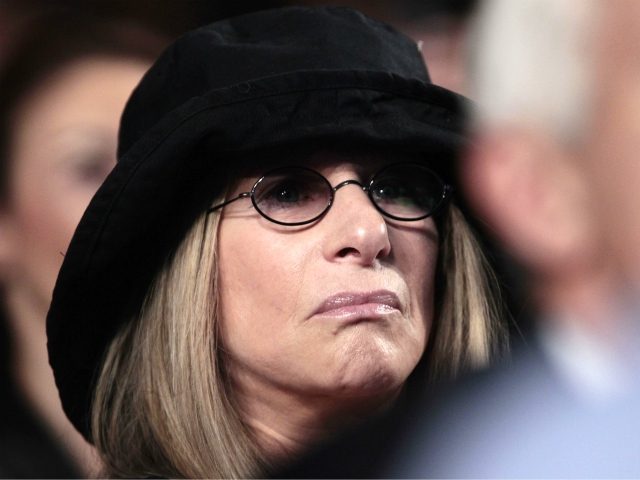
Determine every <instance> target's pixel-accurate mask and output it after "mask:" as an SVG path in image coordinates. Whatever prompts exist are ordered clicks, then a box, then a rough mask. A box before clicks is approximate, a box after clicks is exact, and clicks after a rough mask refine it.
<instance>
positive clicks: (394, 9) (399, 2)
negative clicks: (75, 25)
mask: <svg viewBox="0 0 640 480" xmlns="http://www.w3.org/2000/svg"><path fill="white" fill-rule="evenodd" d="M477 3H478V0H345V1H342V2H330V1H322V0H300V1H293V0H290V1H287V0H260V1H251V0H235V1H219V0H218V1H216V0H210V1H207V0H136V1H134V2H131V1H126V0H87V1H85V0H50V1H47V0H4V1H3V2H1V3H0V25H1V28H0V55H2V54H3V53H4V52H6V50H7V49H8V48H10V45H11V43H12V41H13V40H14V39H15V38H16V36H19V35H20V34H21V31H22V30H23V29H24V28H28V27H27V25H28V22H29V19H30V18H32V17H33V16H34V15H38V14H41V13H42V12H45V11H47V10H51V9H69V10H74V11H80V10H84V11H89V12H91V13H92V14H96V15H100V16H104V17H112V18H116V19H118V18H126V19H133V20H134V21H136V22H138V23H140V24H142V25H145V26H148V27H149V28H151V29H154V30H156V31H158V32H160V33H163V34H165V35H166V36H167V38H173V37H176V36H178V35H180V34H181V33H183V32H184V31H187V30H189V29H192V28H195V27H197V26H200V25H204V24H206V23H209V22H212V21H215V20H218V19H221V18H225V17H230V16H234V15H240V14H243V13H247V12H251V11H255V10H262V9H267V8H273V7H279V6H284V5H347V6H352V7H354V8H357V9H359V10H360V11H362V12H363V13H365V14H367V15H369V16H371V17H374V18H377V19H380V20H383V21H386V22H388V23H390V24H392V25H394V26H395V27H397V28H398V29H400V30H401V31H403V32H405V33H406V34H407V35H409V36H411V37H413V38H415V39H416V40H418V41H422V45H423V53H424V56H425V58H426V59H427V61H428V62H429V67H430V70H431V75H432V79H433V81H434V82H435V83H436V84H439V85H442V86H445V87H447V88H451V89H452V90H455V91H458V92H460V93H465V82H464V65H463V61H462V48H463V44H464V38H465V32H466V29H465V26H466V22H467V19H468V18H469V16H470V14H471V13H472V11H473V9H474V7H475V5H476V4H477ZM0 59H1V57H0Z"/></svg>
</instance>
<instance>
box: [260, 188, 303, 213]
mask: <svg viewBox="0 0 640 480" xmlns="http://www.w3.org/2000/svg"><path fill="white" fill-rule="evenodd" d="M308 197H309V195H308V194H307V193H306V191H305V189H304V188H303V187H302V186H300V185H298V184H296V183H295V182H282V183H278V184H276V185H273V186H271V187H269V188H268V189H266V190H265V192H264V193H263V194H261V195H259V197H258V199H257V200H258V203H259V204H260V205H262V206H265V207H267V206H268V207H269V208H289V207H295V206H298V205H300V204H301V203H303V202H305V201H307V200H308Z"/></svg>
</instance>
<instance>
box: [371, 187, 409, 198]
mask: <svg viewBox="0 0 640 480" xmlns="http://www.w3.org/2000/svg"><path fill="white" fill-rule="evenodd" d="M375 194H376V197H377V198H379V199H381V200H394V199H396V198H398V197H401V196H403V195H405V191H404V189H403V188H402V187H401V186H399V185H394V184H390V183H389V184H383V185H378V186H377V187H376V189H375Z"/></svg>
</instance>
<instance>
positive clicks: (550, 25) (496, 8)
mask: <svg viewBox="0 0 640 480" xmlns="http://www.w3.org/2000/svg"><path fill="white" fill-rule="evenodd" d="M599 6H600V4H599V2H598V0H485V1H483V2H482V3H481V5H480V8H479V10H478V12H477V17H476V19H475V23H474V25H473V27H472V32H471V36H470V42H469V49H470V51H469V54H470V75H469V77H470V90H471V96H472V98H474V99H475V100H476V101H477V107H476V111H475V112H474V117H475V125H476V127H481V128H492V127H498V126H501V125H505V124H510V125H520V126H531V127H534V128H541V129H544V130H547V131H548V132H549V133H551V134H553V135H555V136H556V137H557V139H558V140H560V141H561V142H565V143H567V142H568V143H573V142H575V141H578V140H579V139H580V138H581V137H582V136H583V135H584V132H585V126H586V124H585V122H586V120H587V119H588V111H589V109H590V102H589V94H590V84H591V82H592V62H593V58H592V57H593V56H592V54H591V52H592V51H593V48H591V44H592V42H594V41H595V35H593V34H592V33H593V28H592V27H593V20H594V19H595V18H597V16H598V14H597V9H598V8H599Z"/></svg>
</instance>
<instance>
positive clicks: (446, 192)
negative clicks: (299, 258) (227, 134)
mask: <svg viewBox="0 0 640 480" xmlns="http://www.w3.org/2000/svg"><path fill="white" fill-rule="evenodd" d="M407 165H415V166H418V167H420V168H424V169H426V170H428V171H429V172H430V173H431V174H433V175H434V176H435V177H436V178H437V179H438V181H439V182H440V183H442V197H441V198H440V199H439V200H438V204H437V205H436V206H435V207H434V208H433V209H432V210H431V211H430V212H429V213H427V214H426V215H422V216H420V217H417V218H401V217H398V216H395V215H393V214H391V213H389V212H385V211H384V210H383V209H382V208H381V207H380V206H379V205H378V204H377V203H376V202H375V200H374V199H373V196H372V195H373V193H372V191H371V188H372V187H373V183H374V182H375V180H376V177H377V176H378V175H380V174H381V173H382V172H384V171H385V170H387V169H389V168H392V167H398V166H407ZM289 168H297V169H300V170H307V171H310V172H312V173H314V174H315V175H317V176H318V177H320V178H321V179H322V180H324V182H325V183H326V184H327V186H328V190H327V191H329V192H330V196H329V199H328V202H327V206H326V207H325V208H324V209H323V210H322V212H320V213H319V214H318V215H316V216H315V217H313V218H312V219H310V220H305V221H303V222H294V223H289V222H281V221H279V220H275V219H273V218H271V217H269V216H268V215H266V214H265V213H264V212H263V211H262V210H260V208H259V207H258V205H257V202H256V200H255V191H256V189H257V188H258V186H259V185H260V183H261V182H262V181H263V180H264V179H265V178H266V177H267V175H271V174H273V173H275V172H278V171H280V170H287V169H289ZM347 185H358V186H359V187H360V188H361V189H362V190H363V191H364V192H366V193H367V197H369V200H370V201H371V203H372V204H373V206H374V208H375V209H376V210H377V211H378V212H380V213H381V214H382V215H383V216H385V217H387V218H391V219H393V220H397V221H400V222H417V221H418V220H423V219H425V218H428V217H431V216H433V215H435V214H436V213H437V212H438V211H439V210H440V209H441V208H442V207H443V206H444V205H445V203H446V202H447V200H448V199H449V197H450V196H451V194H452V193H453V187H452V186H451V184H449V183H447V182H445V181H444V180H443V179H442V178H441V177H440V176H439V175H438V174H437V173H436V172H435V171H433V170H432V169H430V168H429V167H427V166H425V165H423V164H421V163H417V162H401V163H393V164H390V165H386V166H385V167H383V168H381V169H380V170H378V171H377V172H376V173H374V174H373V176H372V177H371V180H369V184H368V185H366V186H365V185H363V184H362V183H361V182H360V181H358V180H355V179H350V180H344V181H342V182H340V183H338V184H337V185H336V186H335V187H334V186H332V185H331V183H330V182H329V180H328V179H327V178H326V177H325V176H324V175H322V174H321V173H320V172H318V171H316V170H314V169H312V168H309V167H305V166H300V165H286V166H283V167H277V168H274V169H272V170H269V171H267V172H265V173H264V174H263V175H262V176H261V177H260V178H258V180H256V181H255V183H254V184H253V187H251V190H249V191H248V192H242V193H239V194H238V195H237V196H235V197H233V198H231V199H229V200H225V201H224V202H222V203H219V204H218V205H214V206H213V207H210V208H208V209H207V215H208V214H210V213H212V212H214V211H216V210H219V209H221V208H224V207H226V206H227V205H229V204H230V203H233V202H235V201H237V200H240V199H242V198H250V199H251V203H252V204H253V207H254V208H255V210H256V211H257V212H258V213H259V214H260V215H261V216H262V217H264V218H265V219H267V220H268V221H270V222H273V223H275V224H278V225H284V226H287V227H297V226H301V225H308V224H310V223H313V222H316V221H318V220H319V219H320V218H322V217H323V216H324V215H326V214H327V212H328V211H329V210H330V209H331V207H332V205H333V201H334V199H335V195H336V192H337V191H338V190H339V189H341V188H342V187H346V186H347Z"/></svg>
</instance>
